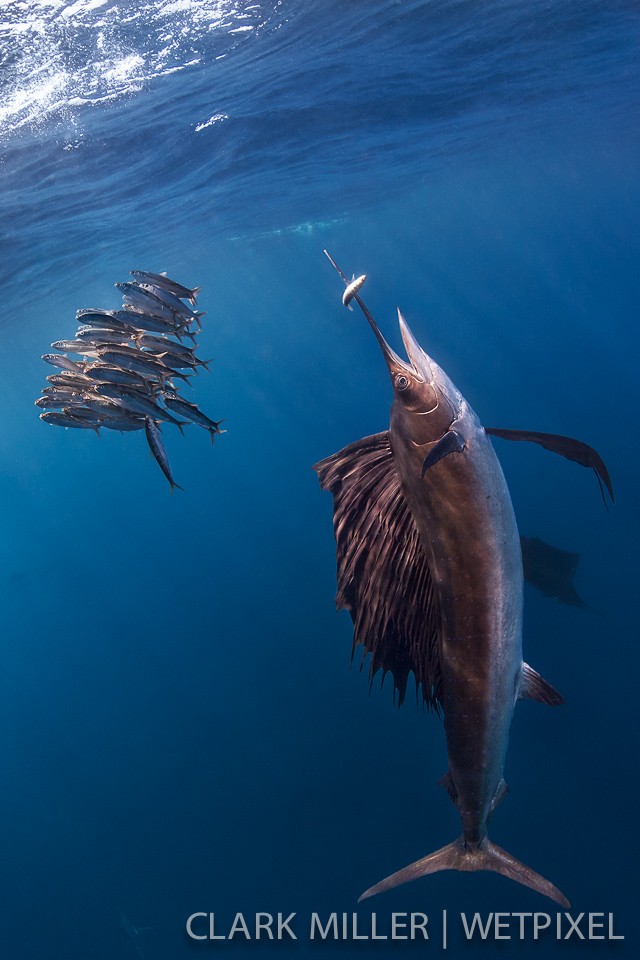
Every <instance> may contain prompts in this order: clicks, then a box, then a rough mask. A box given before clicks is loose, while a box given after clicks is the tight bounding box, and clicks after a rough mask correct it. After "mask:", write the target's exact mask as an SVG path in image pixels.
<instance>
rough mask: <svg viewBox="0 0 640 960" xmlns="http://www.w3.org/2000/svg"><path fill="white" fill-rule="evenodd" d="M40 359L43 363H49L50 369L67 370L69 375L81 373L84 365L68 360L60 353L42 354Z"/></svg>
mask: <svg viewBox="0 0 640 960" xmlns="http://www.w3.org/2000/svg"><path fill="white" fill-rule="evenodd" d="M42 359H43V360H44V362H45V363H50V364H51V366H52V367H59V368H60V369H61V370H69V371H70V372H71V373H83V372H84V364H83V363H81V362H79V361H76V360H70V359H69V357H65V355H64V354H62V353H43V355H42Z"/></svg>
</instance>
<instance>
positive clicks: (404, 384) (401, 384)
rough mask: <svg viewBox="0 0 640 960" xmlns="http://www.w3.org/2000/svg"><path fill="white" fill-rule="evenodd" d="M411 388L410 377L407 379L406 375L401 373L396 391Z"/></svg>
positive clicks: (397, 378)
mask: <svg viewBox="0 0 640 960" xmlns="http://www.w3.org/2000/svg"><path fill="white" fill-rule="evenodd" d="M408 386H409V377H405V375H404V373H399V374H398V376H397V377H396V390H406V389H407V387H408Z"/></svg>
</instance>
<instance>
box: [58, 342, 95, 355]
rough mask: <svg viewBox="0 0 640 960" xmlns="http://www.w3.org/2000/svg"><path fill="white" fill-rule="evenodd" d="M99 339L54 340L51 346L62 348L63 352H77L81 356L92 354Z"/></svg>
mask: <svg viewBox="0 0 640 960" xmlns="http://www.w3.org/2000/svg"><path fill="white" fill-rule="evenodd" d="M99 343H100V341H99V340H95V341H92V340H55V341H54V342H53V343H52V344H51V346H52V347H53V349H54V350H64V351H65V353H79V354H80V355H81V356H83V357H90V356H94V355H95V352H96V347H97V346H98V345H99Z"/></svg>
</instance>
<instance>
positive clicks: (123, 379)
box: [86, 363, 157, 392]
mask: <svg viewBox="0 0 640 960" xmlns="http://www.w3.org/2000/svg"><path fill="white" fill-rule="evenodd" d="M86 374H87V376H88V377H90V378H91V380H92V381H96V380H100V381H102V382H103V383H123V384H125V386H131V387H140V388H141V389H146V390H148V391H149V392H151V391H152V390H153V389H154V388H156V389H157V387H155V385H154V384H152V383H151V381H150V380H148V379H145V377H143V376H142V375H141V374H139V373H135V372H134V371H133V370H123V369H122V368H121V367H116V366H113V365H111V364H108V363H90V364H89V365H88V367H87V368H86Z"/></svg>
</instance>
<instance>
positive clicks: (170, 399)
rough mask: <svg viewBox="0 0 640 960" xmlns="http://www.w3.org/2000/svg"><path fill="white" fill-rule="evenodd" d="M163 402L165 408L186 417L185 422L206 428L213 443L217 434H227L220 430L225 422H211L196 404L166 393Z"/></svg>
mask: <svg viewBox="0 0 640 960" xmlns="http://www.w3.org/2000/svg"><path fill="white" fill-rule="evenodd" d="M162 402H163V403H164V405H165V407H168V408H169V410H173V411H175V413H178V414H179V415H180V416H181V417H184V418H185V420H190V421H191V423H196V424H197V425H198V426H199V427H204V429H205V430H208V431H209V435H210V437H211V443H213V442H214V440H215V438H216V435H217V434H219V433H226V431H225V430H221V429H220V424H221V423H223V422H224V421H223V420H211V419H210V418H209V417H208V416H207V415H206V414H204V413H203V412H202V410H199V409H198V407H197V405H196V404H195V403H189V401H188V400H184V399H183V398H182V397H179V396H177V395H176V394H175V393H164V394H163V397H162Z"/></svg>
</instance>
